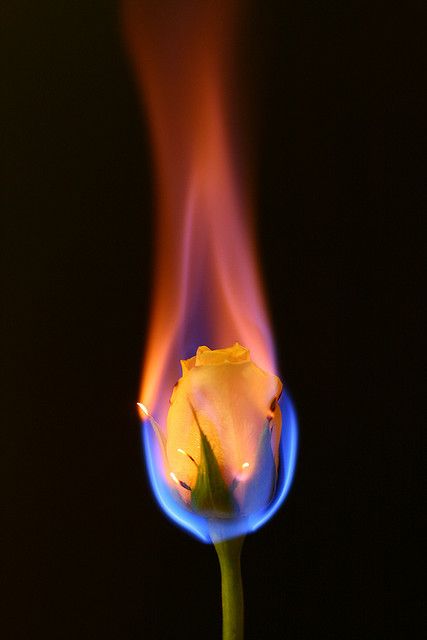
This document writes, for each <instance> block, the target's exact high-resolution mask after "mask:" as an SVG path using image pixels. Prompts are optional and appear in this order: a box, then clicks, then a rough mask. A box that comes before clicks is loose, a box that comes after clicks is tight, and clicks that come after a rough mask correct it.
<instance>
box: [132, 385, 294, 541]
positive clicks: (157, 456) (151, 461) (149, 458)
mask: <svg viewBox="0 0 427 640" xmlns="http://www.w3.org/2000/svg"><path fill="white" fill-rule="evenodd" d="M282 398H284V399H282V400H281V402H280V407H281V410H282V434H281V438H280V464H279V473H278V479H277V487H276V492H275V495H274V498H273V500H272V502H271V503H270V504H269V505H268V507H267V508H266V509H264V510H262V511H257V512H255V513H251V514H248V515H245V516H236V517H233V518H217V519H215V520H208V519H207V518H205V517H204V516H201V515H198V514H196V513H194V512H193V511H191V510H190V509H189V508H187V507H186V506H185V505H184V503H183V502H182V500H181V498H180V496H179V494H178V492H174V491H173V489H171V487H170V485H169V483H168V482H167V481H166V479H165V477H164V474H163V472H162V462H161V451H160V445H159V442H158V440H157V438H156V436H155V434H154V431H153V429H152V428H151V426H150V425H149V424H146V425H144V422H145V421H143V424H142V439H143V442H144V452H145V461H146V465H147V470H148V477H149V479H150V484H151V488H152V490H153V493H154V496H155V498H156V500H157V502H158V503H159V505H160V506H161V507H162V509H163V511H164V512H165V513H166V515H167V516H169V518H170V519H171V520H172V521H173V522H175V523H176V524H178V525H179V526H180V527H182V528H183V529H186V530H187V531H188V532H189V533H190V534H192V535H193V536H194V537H196V538H197V539H199V540H201V541H202V542H206V543H211V542H212V541H216V540H226V539H229V538H234V537H236V536H241V535H244V534H246V533H250V532H251V531H255V530H256V529H259V527H262V526H263V525H264V524H265V523H266V522H267V521H268V520H269V519H270V518H271V517H272V516H273V515H274V514H275V513H276V511H277V510H278V509H279V507H280V506H281V504H282V503H283V501H284V500H285V498H286V496H287V495H288V493H289V489H290V487H291V485H292V480H293V477H294V473H295V466H296V458H297V450H298V421H297V416H296V411H295V408H294V405H293V403H292V400H291V398H290V396H289V394H288V393H286V394H283V396H282Z"/></svg>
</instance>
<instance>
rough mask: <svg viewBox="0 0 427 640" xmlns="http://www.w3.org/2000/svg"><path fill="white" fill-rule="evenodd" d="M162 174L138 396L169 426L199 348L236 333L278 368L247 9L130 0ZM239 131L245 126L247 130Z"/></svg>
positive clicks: (134, 47) (129, 33)
mask: <svg viewBox="0 0 427 640" xmlns="http://www.w3.org/2000/svg"><path fill="white" fill-rule="evenodd" d="M123 24H124V28H125V33H126V39H127V43H128V46H129V50H130V53H131V58H132V60H133V64H134V68H135V72H136V78H137V82H138V87H139V90H140V91H141V95H142V96H143V98H144V103H145V106H146V110H147V114H148V119H149V124H150V133H151V137H152V146H153V150H154V160H155V167H156V181H157V209H158V215H157V221H156V224H157V228H156V262H155V283H154V284H155V286H154V299H153V307H152V315H151V320H150V326H149V336H148V342H147V345H146V356H145V362H144V369H143V377H142V385H141V395H140V397H141V399H142V400H143V402H144V403H145V404H146V406H147V407H148V408H149V410H150V412H151V413H152V414H153V415H155V416H156V419H157V420H158V421H159V423H160V424H161V425H164V424H165V422H166V412H167V408H168V399H169V396H170V394H171V391H172V388H173V386H174V384H175V382H176V381H177V379H178V378H179V377H180V369H179V361H180V359H183V358H188V357H190V356H192V355H193V354H194V353H195V351H196V349H197V347H198V346H199V345H202V344H206V345H208V346H209V347H211V348H212V349H214V348H220V347H225V346H230V345H231V344H233V343H235V342H236V341H238V342H239V343H241V344H243V345H244V346H245V347H247V348H248V349H250V352H251V356H252V359H253V361H254V362H256V363H257V364H258V366H260V367H262V368H264V369H265V370H267V371H270V372H275V370H276V365H275V356H274V349H273V342H272V335H271V330H270V326H269V321H268V317H267V313H266V308H265V303H264V296H263V292H262V287H261V282H260V277H259V272H258V266H257V260H256V252H255V248H254V241H253V234H252V226H251V220H250V213H251V207H250V204H249V197H248V196H249V189H248V188H245V185H243V184H242V182H243V180H242V176H243V175H244V171H243V169H245V167H244V166H243V165H242V163H241V158H237V155H238V154H237V145H236V141H237V142H238V140H237V136H236V133H237V132H236V131H235V130H234V128H233V131H232V133H233V135H231V131H230V129H231V127H230V117H231V111H232V110H231V108H230V103H231V100H230V98H231V99H232V98H233V91H232V89H234V87H235V86H236V84H237V82H236V81H237V78H236V77H233V74H232V71H233V69H232V61H233V57H234V52H233V48H232V43H233V41H235V37H234V35H235V29H236V27H237V25H238V11H237V6H236V4H235V3H233V2H231V1H230V0H228V1H227V0H222V1H219V2H218V1H217V2H211V1H209V0H208V1H204V2H200V1H199V0H198V1H195V0H189V1H188V0H187V1H185V2H173V1H170V0H166V1H165V2H148V1H138V0H124V1H123ZM239 133H240V134H241V132H239Z"/></svg>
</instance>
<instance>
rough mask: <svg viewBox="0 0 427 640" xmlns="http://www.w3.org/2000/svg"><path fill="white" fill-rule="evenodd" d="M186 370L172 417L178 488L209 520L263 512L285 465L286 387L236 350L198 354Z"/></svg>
mask: <svg viewBox="0 0 427 640" xmlns="http://www.w3.org/2000/svg"><path fill="white" fill-rule="evenodd" d="M181 365H182V377H181V378H180V379H179V381H178V382H177V384H176V385H175V388H174V390H173V393H172V397H171V400H170V408H169V412H168V417H167V433H166V457H167V462H168V465H169V469H170V470H169V474H170V478H171V482H172V484H174V485H175V488H176V489H177V491H178V492H179V494H180V497H181V499H182V500H183V501H184V503H186V504H187V505H188V506H189V507H190V508H191V509H193V510H196V511H198V512H200V513H203V512H206V513H207V514H209V515H211V516H212V515H214V516H227V515H230V516H232V515H247V514H248V513H252V512H254V511H258V510H261V509H263V508H265V507H266V506H267V505H268V504H269V502H270V501H271V499H272V497H273V494H274V487H275V482H276V477H277V469H278V463H279V460H278V458H279V441H280V432H281V422H282V420H281V412H280V407H279V404H278V402H277V401H278V399H279V396H280V394H281V392H282V383H281V382H280V380H279V378H278V377H277V376H276V375H274V374H271V373H267V372H265V371H263V370H262V369H260V368H259V367H258V366H257V365H256V364H255V363H254V362H252V360H251V358H250V354H249V351H248V350H247V349H246V348H245V347H242V346H241V345H240V344H238V343H236V344H234V345H233V346H232V347H228V348H225V349H215V350H211V349H209V348H208V347H205V346H203V347H199V348H198V350H197V353H196V355H195V356H194V357H192V358H190V359H188V360H183V361H181Z"/></svg>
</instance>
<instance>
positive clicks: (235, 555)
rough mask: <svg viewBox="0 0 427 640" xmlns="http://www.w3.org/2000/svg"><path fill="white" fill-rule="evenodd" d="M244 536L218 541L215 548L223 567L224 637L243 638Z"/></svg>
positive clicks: (224, 638) (229, 638)
mask: <svg viewBox="0 0 427 640" xmlns="http://www.w3.org/2000/svg"><path fill="white" fill-rule="evenodd" d="M243 540H244V537H241V538H233V539H232V540H224V541H223V542H217V543H216V544H215V549H216V552H217V554H218V559H219V566H220V568H221V593H222V638H223V640H243V587H242V575H241V572H240V553H241V550H242V545H243Z"/></svg>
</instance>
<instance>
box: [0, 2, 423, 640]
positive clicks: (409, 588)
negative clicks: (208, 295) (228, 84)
mask: <svg viewBox="0 0 427 640" xmlns="http://www.w3.org/2000/svg"><path fill="white" fill-rule="evenodd" d="M423 4H424V3H421V2H420V3H415V4H413V5H412V6H411V5H410V4H405V11H403V10H400V11H398V10H397V9H396V6H397V5H393V3H384V4H380V3H375V2H365V1H362V0H361V1H359V2H356V1H353V2H351V3H350V4H349V3H343V2H338V1H337V2H333V1H331V0H324V1H323V2H316V3H314V2H309V1H308V0H305V1H304V0H298V1H296V0H288V1H287V2H286V3H277V5H276V4H273V3H257V4H256V3H255V4H253V5H252V6H251V13H250V14H249V15H250V16H251V17H250V19H248V22H247V38H248V39H247V41H246V50H245V51H246V53H245V56H246V72H247V75H248V77H249V76H250V77H251V78H252V81H253V82H252V98H253V99H255V98H256V103H257V112H258V116H257V128H258V146H257V158H258V166H257V167H256V175H257V176H258V202H257V211H258V213H259V215H258V236H259V244H260V250H261V254H262V264H263V267H264V275H265V281H266V285H267V289H268V294H269V300H270V303H271V305H270V306H271V310H272V315H273V318H274V323H275V329H276V335H277V343H278V349H279V353H280V358H281V363H282V372H283V376H284V379H285V380H286V382H287V384H288V385H289V387H290V389H291V391H292V393H293V396H294V399H295V402H296V405H297V409H298V414H299V419H300V430H301V433H300V452H299V460H298V469H297V474H296V478H295V482H294V486H293V489H292V491H291V494H290V496H289V498H288V500H287V502H286V504H285V505H284V507H283V508H282V509H281V511H280V512H279V514H278V515H277V516H276V517H275V518H274V520H273V521H271V522H270V523H269V524H268V525H267V526H265V527H264V528H263V529H262V530H261V531H259V532H258V533H257V534H256V535H254V536H252V537H249V538H248V539H247V541H246V543H245V547H244V554H243V573H244V580H245V586H246V604H247V607H246V618H247V636H246V637H247V638H248V639H252V638H253V639H257V640H258V639H261V638H273V637H275V638H279V637H284V638H287V639H288V640H293V639H299V638H304V639H305V638H313V637H318V638H340V639H342V638H349V639H351V638H355V639H356V638H357V639H359V638H374V637H375V638H380V637H381V638H382V637H387V638H391V637H393V638H407V637H408V630H409V627H410V625H411V624H412V625H414V624H415V626H416V625H417V623H418V618H417V614H418V613H419V612H420V611H421V594H422V590H421V591H419V590H418V588H417V585H416V574H417V569H418V564H419V559H418V556H417V552H416V545H415V543H416V541H417V539H420V537H421V535H420V534H419V533H417V532H418V513H419V512H420V511H421V505H420V503H419V500H418V497H417V491H416V490H417V486H418V483H419V477H420V475H421V474H420V471H421V469H420V463H421V431H420V427H419V422H417V414H416V413H415V411H414V410H413V406H414V404H415V400H416V398H417V391H416V377H415V376H413V375H412V374H413V372H414V371H415V369H416V368H417V365H418V363H419V361H420V355H419V354H420V347H421V321H420V314H419V306H420V304H421V289H420V287H419V277H418V274H419V273H420V271H421V264H422V263H421V252H420V248H421V242H420V234H419V233H418V231H417V230H416V225H417V223H418V222H419V221H421V217H422V215H424V210H425V206H424V205H425V186H424V184H423V181H422V179H421V178H422V176H423V175H424V171H425V155H424V154H422V152H421V144H420V142H419V131H420V130H421V129H422V128H423V127H422V126H421V125H423V126H424V118H425V109H424V107H425V106H426V105H425V103H424V104H422V103H421V95H422V86H423V84H424V81H425V73H424V71H423V69H422V67H421V60H422V55H423V49H424V44H423V40H424V33H423V30H422V28H421V24H422V19H423V17H425V16H424V15H423V14H424V9H423ZM392 5H393V6H392ZM1 25H2V31H3V33H2V36H1V42H2V48H3V51H2V56H1V58H2V79H3V81H2V101H1V113H2V117H1V120H2V125H3V126H2V129H3V136H2V140H3V144H2V157H3V158H2V159H3V161H4V171H2V173H3V175H4V176H5V180H4V181H3V180H2V182H3V183H4V184H5V185H6V189H5V195H6V200H5V206H4V207H2V209H3V214H2V219H3V222H4V231H5V233H4V234H3V250H2V254H3V258H4V259H5V267H4V269H3V273H4V275H5V278H4V293H3V300H4V301H5V303H6V304H5V315H4V321H3V331H2V337H3V340H2V342H3V355H2V364H3V365H4V366H3V367H2V369H3V375H4V380H3V383H2V388H3V390H4V399H3V401H2V414H3V416H4V419H3V420H2V422H3V424H4V426H2V436H5V438H4V444H3V445H2V447H1V456H2V460H1V469H2V475H3V474H4V475H5V479H4V481H2V489H3V490H4V489H5V490H6V496H5V499H3V500H2V511H3V513H4V515H5V523H6V526H5V527H4V526H2V537H3V538H4V544H3V550H4V555H5V562H3V563H2V564H3V568H2V571H1V574H2V577H1V580H2V584H3V587H4V592H5V595H4V596H3V597H2V603H3V605H4V606H5V610H4V613H2V615H1V624H2V625H4V624H5V625H6V631H5V632H4V633H3V637H4V638H5V639H6V638H7V639H11V640H12V639H13V640H14V639H15V638H16V639H18V638H19V639H20V638H29V639H32V638H35V637H38V636H39V635H40V636H41V637H44V638H46V639H48V638H55V639H57V638H65V637H73V638H79V640H83V639H86V638H103V639H105V640H106V639H107V638H120V639H122V638H123V639H124V640H125V639H126V640H128V639H129V640H130V639H134V638H135V639H140V638H147V639H149V638H156V639H162V638H177V637H181V635H182V636H184V635H185V637H187V638H201V637H203V638H219V637H220V592H219V588H220V587H219V573H218V568H217V561H216V557H215V554H214V551H213V549H212V548H211V547H209V546H205V545H202V544H199V543H197V542H196V541H194V540H193V539H192V538H190V537H189V536H188V535H186V534H185V533H184V532H183V531H181V530H179V529H178V528H176V527H175V526H174V525H172V524H171V523H170V522H169V521H168V520H167V519H166V518H165V517H164V516H163V514H162V513H161V512H160V511H159V509H158V508H157V506H156V505H155V503H154V501H153V498H152V496H151V493H150V489H149V487H148V485H147V480H146V476H145V471H144V468H143V463H142V459H141V455H140V433H139V423H138V417H137V414H136V411H135V401H136V399H137V395H138V385H139V375H140V364H141V354H142V349H143V344H144V335H145V328H146V322H147V312H148V308H149V295H150V261H151V258H152V249H151V228H152V211H153V206H152V195H153V194H152V175H151V165H150V155H149V147H148V142H147V131H146V125H145V123H144V120H143V118H141V111H140V108H139V105H138V102H137V97H136V91H135V88H134V84H133V79H132V76H131V73H130V70H129V67H128V63H127V60H126V57H125V54H124V50H123V45H122V42H121V35H120V31H119V27H118V19H117V7H116V3H115V2H113V1H110V0H108V1H105V0H104V1H103V2H101V0H96V1H95V0H94V1H92V2H89V3H88V2H73V3H69V2H65V1H62V0H55V1H53V0H51V1H40V2H33V1H31V2H30V1H29V0H26V1H22V2H7V1H6V2H3V3H2V9H1ZM2 191H3V188H2ZM412 637H414V638H415V637H421V636H420V631H418V632H416V633H414V634H413V635H412Z"/></svg>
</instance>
